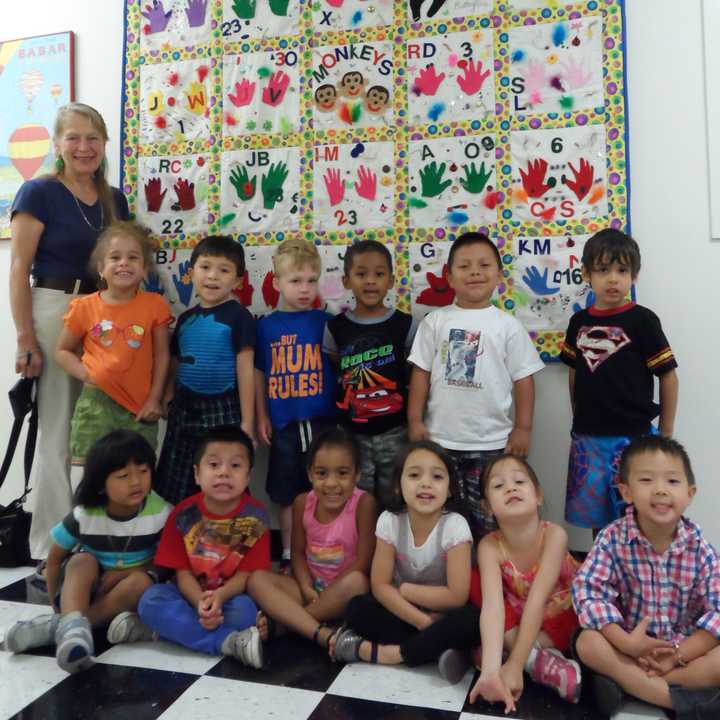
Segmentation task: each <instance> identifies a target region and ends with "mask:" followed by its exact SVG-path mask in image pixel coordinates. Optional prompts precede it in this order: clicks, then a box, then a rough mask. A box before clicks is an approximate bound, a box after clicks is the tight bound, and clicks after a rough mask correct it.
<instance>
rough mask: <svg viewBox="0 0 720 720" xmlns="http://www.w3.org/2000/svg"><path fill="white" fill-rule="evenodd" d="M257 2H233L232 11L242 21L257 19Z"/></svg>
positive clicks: (252, 0) (240, 0) (242, 0)
mask: <svg viewBox="0 0 720 720" xmlns="http://www.w3.org/2000/svg"><path fill="white" fill-rule="evenodd" d="M255 6H256V0H233V4H232V9H233V10H234V11H235V14H236V15H237V16H238V17H239V18H240V19H241V20H252V19H253V18H254V17H255Z"/></svg>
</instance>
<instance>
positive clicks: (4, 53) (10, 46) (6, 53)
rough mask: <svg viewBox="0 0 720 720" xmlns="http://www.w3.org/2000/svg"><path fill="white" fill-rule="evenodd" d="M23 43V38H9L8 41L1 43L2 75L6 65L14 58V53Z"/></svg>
mask: <svg viewBox="0 0 720 720" xmlns="http://www.w3.org/2000/svg"><path fill="white" fill-rule="evenodd" d="M21 44H22V40H9V41H8V42H4V43H0V75H2V71H3V70H4V69H5V66H6V65H7V64H8V63H9V62H10V60H12V57H13V55H14V54H15V53H16V52H17V49H18V48H19V47H20V45H21Z"/></svg>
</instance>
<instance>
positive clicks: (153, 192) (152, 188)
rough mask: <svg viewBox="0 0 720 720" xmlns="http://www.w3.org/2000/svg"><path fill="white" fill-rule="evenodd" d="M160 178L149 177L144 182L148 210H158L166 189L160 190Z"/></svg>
mask: <svg viewBox="0 0 720 720" xmlns="http://www.w3.org/2000/svg"><path fill="white" fill-rule="evenodd" d="M161 190H162V183H161V182H160V178H151V179H150V180H148V181H147V182H146V183H145V201H146V202H147V209H148V212H159V211H160V207H161V206H162V202H163V200H164V199H165V193H166V192H167V190H162V192H160V191H161Z"/></svg>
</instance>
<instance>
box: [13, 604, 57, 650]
mask: <svg viewBox="0 0 720 720" xmlns="http://www.w3.org/2000/svg"><path fill="white" fill-rule="evenodd" d="M59 621H60V615H58V614H57V613H50V614H48V615H39V616H38V617H35V618H33V619H32V620H19V621H18V622H16V623H15V624H14V625H13V626H12V627H10V628H8V631H7V632H6V633H5V646H4V648H5V650H7V651H8V652H12V653H21V652H25V650H29V649H30V648H36V647H43V646H44V645H51V644H52V643H53V642H54V641H55V631H56V630H57V626H58V622H59Z"/></svg>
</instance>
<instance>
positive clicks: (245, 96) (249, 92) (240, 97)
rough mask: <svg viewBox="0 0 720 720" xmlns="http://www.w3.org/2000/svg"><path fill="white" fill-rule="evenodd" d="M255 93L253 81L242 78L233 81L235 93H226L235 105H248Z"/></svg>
mask: <svg viewBox="0 0 720 720" xmlns="http://www.w3.org/2000/svg"><path fill="white" fill-rule="evenodd" d="M254 94H255V83H254V82H252V83H251V82H250V81H249V80H247V79H246V78H243V79H242V80H241V81H240V82H236V83H235V94H234V95H233V94H232V93H228V98H230V102H231V103H232V104H233V105H234V106H235V107H243V105H249V104H250V101H251V100H252V99H253V95H254Z"/></svg>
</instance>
